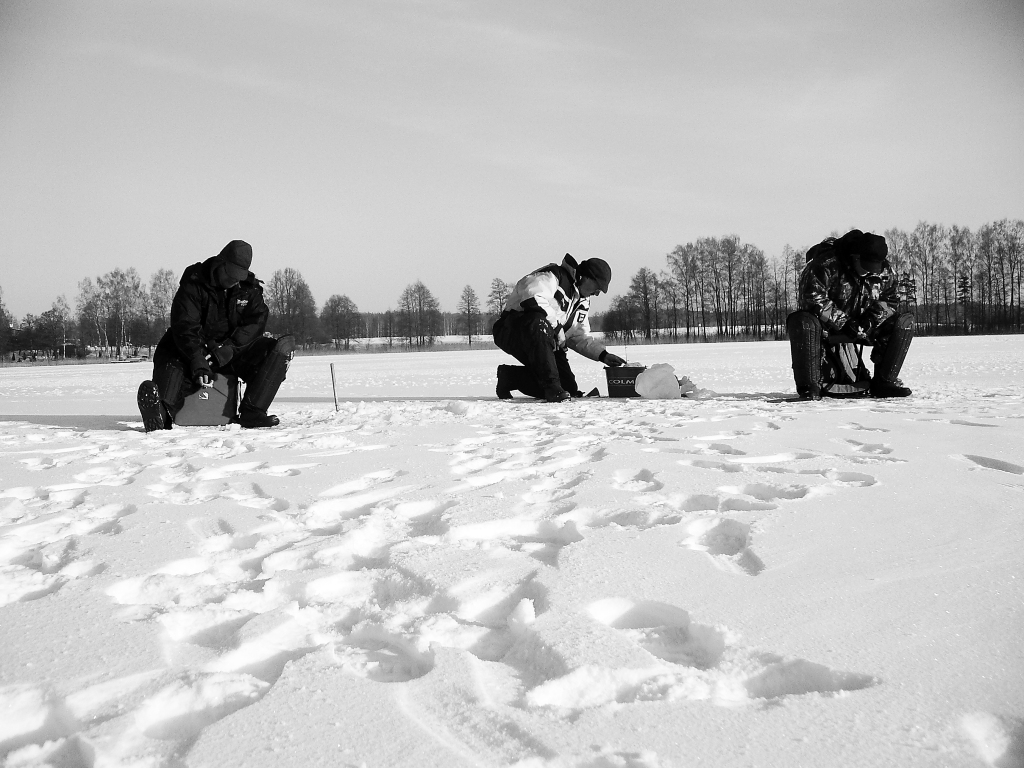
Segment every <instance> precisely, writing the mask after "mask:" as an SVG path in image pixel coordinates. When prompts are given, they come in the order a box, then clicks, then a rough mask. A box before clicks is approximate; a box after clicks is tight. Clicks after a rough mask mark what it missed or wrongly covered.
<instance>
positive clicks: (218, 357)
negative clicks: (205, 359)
mask: <svg viewBox="0 0 1024 768" xmlns="http://www.w3.org/2000/svg"><path fill="white" fill-rule="evenodd" d="M234 356H235V348H234V347H231V346H228V345H227V344H221V345H220V346H219V347H217V348H216V349H214V350H213V351H211V352H210V359H211V361H212V362H213V363H214V364H215V365H216V366H217V367H218V368H223V367H224V366H225V365H227V364H228V363H230V362H231V358H233V357H234Z"/></svg>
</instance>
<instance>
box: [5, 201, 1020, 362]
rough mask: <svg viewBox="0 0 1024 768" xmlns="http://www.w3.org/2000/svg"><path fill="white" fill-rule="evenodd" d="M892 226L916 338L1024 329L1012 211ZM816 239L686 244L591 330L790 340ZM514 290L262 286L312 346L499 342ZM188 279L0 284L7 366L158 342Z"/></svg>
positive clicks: (293, 280)
mask: <svg viewBox="0 0 1024 768" xmlns="http://www.w3.org/2000/svg"><path fill="white" fill-rule="evenodd" d="M840 234H842V233H841V232H833V233H831V235H832V236H838V235H840ZM883 234H884V235H885V238H886V240H887V242H888V244H889V260H890V262H891V263H892V265H893V268H894V269H895V271H896V273H897V275H898V276H899V284H900V301H901V305H902V306H903V307H905V308H907V309H909V310H910V311H913V312H914V314H915V316H916V318H917V333H918V335H934V334H974V333H978V334H981V333H1020V332H1021V331H1022V330H1024V311H1022V307H1024V300H1022V298H1021V296H1022V288H1024V264H1022V254H1024V221H1022V220H1019V219H1017V220H1009V219H1003V220H1001V221H997V222H994V223H992V224H985V225H984V226H981V227H979V228H978V229H977V230H976V231H974V232H972V231H971V230H970V229H968V228H966V227H959V226H955V225H954V226H952V227H946V226H943V225H941V224H930V223H928V222H921V223H919V224H918V225H917V226H916V227H915V228H914V229H913V230H912V231H909V232H908V231H904V230H900V229H890V230H887V231H886V232H884V233H883ZM810 245H812V244H807V245H806V246H804V247H802V248H800V249H796V248H793V247H791V246H789V245H787V246H785V247H784V248H783V250H782V253H781V254H779V255H778V256H775V257H768V256H766V255H765V253H764V251H762V250H761V249H760V248H758V247H757V246H755V245H751V244H749V243H743V242H741V240H740V239H739V237H737V236H735V235H729V236H726V237H721V238H717V237H706V238H700V239H698V240H696V241H695V242H691V243H687V244H686V245H677V246H676V247H675V248H674V249H673V250H672V251H671V252H669V253H668V254H666V265H665V269H664V270H661V271H659V272H655V271H654V270H652V269H649V268H647V267H643V268H641V269H639V270H638V271H637V272H636V273H635V274H634V275H633V276H632V277H631V278H630V279H629V283H628V286H626V288H625V292H624V293H621V294H617V295H614V296H612V298H611V301H610V304H609V308H608V310H607V311H606V312H604V313H603V314H596V315H594V317H593V318H592V319H591V325H592V327H593V329H594V330H599V331H603V332H604V333H605V334H606V335H607V336H608V337H610V338H613V339H620V340H626V341H631V340H636V341H647V342H653V341H668V342H676V341H725V340H739V339H766V338H767V339H780V338H784V336H785V320H786V315H788V314H789V313H790V312H792V311H793V310H794V309H795V308H796V303H797V285H798V282H799V278H800V272H801V270H802V269H803V266H804V263H805V253H806V251H807V249H808V248H809V247H810ZM538 266H539V265H538ZM612 266H613V268H614V267H615V265H614V264H613V265H612ZM619 280H621V278H619ZM615 282H618V281H613V286H614V284H615ZM514 284H515V281H514V280H513V281H506V280H504V279H502V278H499V277H496V278H494V279H493V280H492V281H491V285H490V288H489V292H488V293H487V295H486V296H484V297H482V298H481V297H480V296H479V295H478V294H477V292H476V291H475V290H474V289H473V287H472V286H469V285H467V286H465V287H464V288H463V289H462V292H461V295H460V297H459V300H458V302H457V304H456V306H455V307H453V308H451V309H450V310H447V311H445V310H442V308H441V306H440V304H439V302H438V301H437V299H436V298H435V297H434V295H433V293H431V291H430V289H429V288H428V287H427V286H426V285H424V284H423V283H422V282H419V281H417V282H415V283H412V284H410V285H408V286H406V287H405V289H404V290H403V291H402V292H401V293H400V295H399V296H398V300H397V302H396V303H395V305H394V307H393V308H390V309H387V310H385V311H383V312H362V311H360V310H359V308H358V307H357V306H356V304H355V302H353V301H352V300H351V299H350V298H349V297H348V296H345V295H343V294H335V295H333V296H330V297H328V298H327V300H326V301H325V302H324V303H323V305H322V306H320V307H318V306H317V302H316V300H315V298H314V297H313V292H312V290H311V289H310V287H309V284H308V283H307V282H306V281H305V280H304V279H303V277H302V275H301V274H300V273H299V272H298V271H297V270H295V269H292V268H287V269H282V270H278V271H277V272H274V273H273V274H272V275H271V276H270V278H269V279H268V280H266V282H265V284H264V292H265V297H266V301H267V305H268V306H269V308H270V321H269V324H268V327H267V330H268V332H270V333H274V334H284V333H291V334H294V335H295V336H296V337H297V338H298V339H299V341H300V344H301V346H302V348H303V349H305V350H324V351H327V350H337V351H340V350H364V351H365V350H369V349H373V350H387V349H422V348H426V347H430V346H432V345H434V344H435V343H436V342H437V340H438V339H439V338H440V337H452V336H462V337H464V342H465V343H466V344H467V345H469V346H472V345H474V344H481V343H489V342H490V332H489V331H490V326H491V324H492V323H493V321H494V319H495V317H496V316H497V315H498V314H499V313H500V312H501V307H502V306H503V304H504V302H505V298H506V297H507V295H508V293H509V291H510V290H511V288H512V287H513V286H514ZM177 286H178V276H177V275H176V274H175V273H174V272H172V271H171V270H168V269H161V270H158V271H157V272H156V273H155V274H153V275H152V276H151V277H150V279H149V281H148V283H147V282H144V281H143V279H142V277H141V276H140V275H139V274H138V272H137V271H136V270H135V269H134V268H128V269H126V270H122V269H114V270H112V271H111V272H108V273H107V274H105V275H103V276H100V277H97V278H96V279H95V280H93V279H91V278H88V277H86V278H84V279H83V280H82V281H81V282H80V283H79V284H78V295H77V296H76V297H75V300H74V306H72V304H71V303H70V302H69V301H68V300H67V298H66V297H64V296H60V297H58V298H57V299H56V300H55V301H54V302H53V305H52V306H51V307H50V308H49V309H47V310H46V311H44V312H42V313H41V314H39V315H33V314H28V315H26V316H25V317H23V318H16V317H13V316H11V315H10V314H9V313H8V312H7V311H6V309H5V308H4V303H3V292H2V288H0V355H2V359H3V360H4V361H9V360H10V359H11V358H12V357H13V358H15V359H23V358H39V357H42V358H44V359H51V360H52V359H54V358H62V357H79V358H81V357H85V356H86V355H89V354H93V355H95V354H98V355H101V356H105V357H113V358H123V357H127V356H131V355H136V354H139V353H140V352H142V351H145V350H151V349H152V347H154V346H155V345H156V343H157V341H159V339H160V337H161V336H162V335H163V333H164V331H165V330H166V328H167V326H168V323H169V313H170V306H171V300H172V298H173V297H174V292H175V290H176V289H177Z"/></svg>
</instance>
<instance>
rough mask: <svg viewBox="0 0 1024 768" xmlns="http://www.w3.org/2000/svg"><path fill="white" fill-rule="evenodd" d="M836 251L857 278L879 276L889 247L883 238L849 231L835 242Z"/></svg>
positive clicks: (868, 233)
mask: <svg viewBox="0 0 1024 768" xmlns="http://www.w3.org/2000/svg"><path fill="white" fill-rule="evenodd" d="M836 250H837V251H838V252H839V254H840V255H842V256H844V257H845V258H846V261H847V263H848V264H849V265H850V268H851V269H853V271H854V273H856V274H857V276H858V277H866V276H867V275H878V274H881V272H882V270H883V269H884V268H885V257H886V256H888V255H889V246H888V245H886V243H885V238H884V237H882V236H881V235H876V234H874V233H872V232H861V231H860V230H859V229H854V230H851V231H850V232H847V233H846V234H845V235H843V236H842V237H841V238H839V239H838V240H836Z"/></svg>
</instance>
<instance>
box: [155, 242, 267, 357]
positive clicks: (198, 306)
mask: <svg viewBox="0 0 1024 768" xmlns="http://www.w3.org/2000/svg"><path fill="white" fill-rule="evenodd" d="M218 262H219V258H218V257H216V256H214V257H213V258H210V259H207V260H206V261H203V262H199V263H196V264H193V265H192V266H190V267H188V268H187V269H186V270H185V273H184V274H183V275H182V276H181V284H180V285H179V286H178V291H177V293H175V294H174V301H173V302H172V303H171V327H170V328H168V329H167V332H166V333H165V334H164V336H163V338H162V339H160V345H159V346H161V347H164V348H165V349H167V348H168V347H171V348H172V349H173V350H174V351H175V352H176V353H177V355H178V356H179V357H180V358H182V359H183V360H185V361H186V362H188V364H189V366H190V367H191V372H192V375H193V376H196V375H199V374H200V373H203V372H206V373H208V372H209V371H210V364H209V362H208V361H207V359H206V355H207V354H209V353H210V352H212V351H213V350H214V349H216V348H217V347H219V346H221V345H227V346H230V347H232V348H233V350H234V351H235V352H237V351H238V350H240V349H243V348H244V347H246V346H248V345H249V344H251V343H252V342H253V341H255V340H256V339H258V338H259V337H260V336H262V335H263V331H264V329H265V328H266V327H267V317H268V316H269V315H270V310H269V309H267V304H266V302H265V301H264V300H263V285H262V283H261V282H260V281H259V280H257V279H256V276H255V275H254V274H253V273H252V272H250V273H249V274H248V275H247V276H246V278H245V279H244V280H243V281H242V282H240V283H239V284H238V285H236V286H234V287H233V288H221V287H219V286H218V285H217V284H216V283H215V282H214V279H213V268H214V267H215V266H216V265H217V263H218Z"/></svg>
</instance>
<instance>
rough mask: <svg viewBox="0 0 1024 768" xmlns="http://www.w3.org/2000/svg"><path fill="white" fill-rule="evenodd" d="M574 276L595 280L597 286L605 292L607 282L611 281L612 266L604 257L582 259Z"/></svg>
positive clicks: (606, 290)
mask: <svg viewBox="0 0 1024 768" xmlns="http://www.w3.org/2000/svg"><path fill="white" fill-rule="evenodd" d="M576 276H577V277H578V278H583V277H589V278H591V279H593V280H594V281H596V282H597V287H598V288H600V289H601V290H602V291H603V292H604V293H607V292H608V284H609V283H610V282H611V281H612V268H611V267H609V266H608V262H607V261H605V260H604V259H584V260H583V261H581V262H580V265H579V267H578V268H577V269H576Z"/></svg>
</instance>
